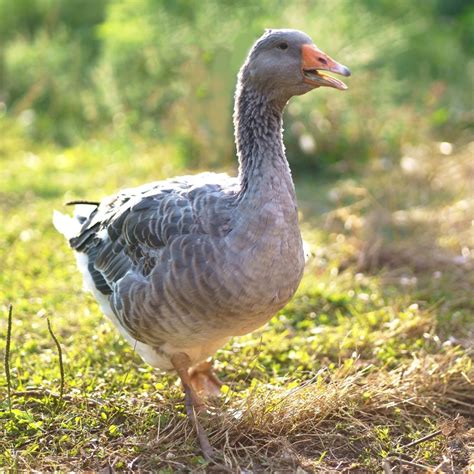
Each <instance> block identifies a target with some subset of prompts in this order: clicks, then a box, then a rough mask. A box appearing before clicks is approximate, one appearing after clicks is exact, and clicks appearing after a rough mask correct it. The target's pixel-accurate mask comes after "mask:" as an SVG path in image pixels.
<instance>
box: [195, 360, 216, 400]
mask: <svg viewBox="0 0 474 474" xmlns="http://www.w3.org/2000/svg"><path fill="white" fill-rule="evenodd" d="M188 372H189V377H190V380H191V385H192V387H193V388H194V390H195V391H196V392H197V393H198V394H199V395H201V396H203V397H204V398H213V397H218V396H219V395H220V394H221V390H220V389H221V387H222V382H221V381H220V380H219V379H218V378H217V376H216V374H215V373H214V369H213V368H212V359H208V360H205V361H204V362H200V363H199V364H197V365H195V366H194V367H191V368H190V369H189V371H188Z"/></svg>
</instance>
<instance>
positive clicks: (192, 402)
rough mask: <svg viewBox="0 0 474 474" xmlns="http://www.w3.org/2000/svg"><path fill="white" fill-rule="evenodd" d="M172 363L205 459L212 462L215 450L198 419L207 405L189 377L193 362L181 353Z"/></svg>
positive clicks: (172, 359) (175, 356) (174, 356)
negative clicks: (179, 380)
mask: <svg viewBox="0 0 474 474" xmlns="http://www.w3.org/2000/svg"><path fill="white" fill-rule="evenodd" d="M171 363H172V364H173V367H174V368H175V369H176V372H178V375H179V378H180V379H181V382H182V384H183V388H184V403H185V407H186V414H187V416H188V418H189V419H190V420H191V422H192V423H193V425H194V428H195V430H196V435H197V438H198V440H199V445H200V446H201V450H202V453H203V456H204V459H206V460H207V461H212V459H213V454H214V450H213V449H212V446H211V444H210V443H209V438H208V437H207V434H206V432H205V431H204V428H203V427H202V425H201V423H200V422H199V420H198V417H197V414H198V413H200V412H202V411H203V410H204V409H205V404H204V402H203V400H202V398H201V397H200V396H199V394H198V393H197V392H196V391H195V390H194V388H193V386H192V382H191V377H190V375H189V369H190V367H191V360H190V359H189V357H188V356H187V355H186V354H184V353H183V352H180V353H179V354H174V355H173V356H172V357H171Z"/></svg>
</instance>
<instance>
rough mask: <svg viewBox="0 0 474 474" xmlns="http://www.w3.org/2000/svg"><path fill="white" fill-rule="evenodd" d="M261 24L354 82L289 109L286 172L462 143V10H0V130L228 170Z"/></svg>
mask: <svg viewBox="0 0 474 474" xmlns="http://www.w3.org/2000/svg"><path fill="white" fill-rule="evenodd" d="M269 27H270V28H271V27H277V28H278V27H292V28H298V29H301V30H304V31H306V32H307V33H308V34H310V35H311V36H312V37H313V39H314V40H315V42H316V44H317V45H318V46H319V47H320V48H321V49H323V50H324V51H326V52H327V53H328V54H330V55H331V56H332V57H334V58H335V59H336V60H338V61H340V62H342V63H343V64H346V65H348V66H349V67H350V68H351V70H352V72H353V77H352V78H351V79H349V80H348V81H347V82H348V84H349V87H350V90H349V92H348V93H344V94H342V93H339V92H337V91H334V90H325V91H323V92H321V91H318V92H316V93H313V94H308V95H307V96H305V97H302V98H301V99H298V100H296V101H293V102H292V103H291V104H290V106H289V107H288V110H287V113H286V122H285V124H286V132H285V133H286V144H287V148H288V151H289V153H288V154H289V156H290V157H291V161H292V162H293V168H294V169H295V170H296V172H299V171H301V170H307V169H311V168H314V167H319V168H327V167H328V165H334V164H338V166H339V168H341V169H344V170H346V169H347V168H348V167H349V168H350V167H351V166H352V165H353V164H354V163H357V162H360V161H365V160H369V159H371V158H373V157H378V158H380V157H384V156H388V157H390V156H398V155H399V153H400V150H401V148H402V146H403V145H405V144H407V143H409V144H412V145H416V144H417V143H420V142H423V141H424V140H426V139H428V138H432V137H433V136H434V137H440V136H442V139H443V140H447V141H454V140H459V139H461V140H464V141H467V138H466V137H468V136H469V135H470V134H471V133H472V129H473V127H474V115H473V109H474V107H473V106H474V103H473V91H472V86H473V81H474V60H473V53H474V40H473V32H474V4H473V3H472V2H471V1H470V0H426V1H423V2H412V1H410V0H397V1H394V0H359V1H357V2H350V1H347V0H318V1H303V0H302V1H298V2H285V1H279V0H263V1H260V2H254V1H250V0H242V1H240V2H232V1H228V0H221V1H217V0H206V1H202V2H193V1H191V0H176V1H172V2H171V1H170V2H167V1H163V0H69V1H65V0H15V1H11V0H0V41H1V49H0V115H1V120H3V122H4V125H5V121H7V123H8V124H9V126H13V127H15V128H16V129H19V130H20V131H21V133H24V134H26V135H27V136H28V137H30V138H31V139H32V140H34V141H35V142H48V143H51V142H53V143H54V144H56V145H57V146H58V147H69V146H74V145H75V144H77V143H78V142H79V141H83V140H99V141H104V140H105V141H107V142H108V143H114V144H115V146H116V147H117V148H118V147H120V146H125V145H124V144H125V143H128V144H130V143H136V142H137V141H143V140H144V141H146V142H147V143H157V144H163V145H166V146H168V147H171V148H172V149H173V151H174V153H173V156H174V159H176V160H178V162H179V163H181V164H182V165H183V166H185V167H187V168H198V167H219V166H227V167H228V165H229V164H231V163H234V155H235V153H234V145H233V137H232V121H231V115H232V95H233V89H234V86H235V77H236V73H237V71H238V68H239V67H240V65H241V64H242V62H243V60H244V58H245V56H246V53H247V51H248V49H249V47H250V46H251V44H252V42H253V41H254V40H255V39H256V38H257V37H258V36H259V35H260V34H261V33H262V31H263V29H264V28H269ZM17 131H18V130H17ZM138 137H140V138H138ZM127 146H129V145H127Z"/></svg>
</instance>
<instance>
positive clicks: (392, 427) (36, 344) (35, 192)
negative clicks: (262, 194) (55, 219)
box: [0, 123, 474, 472]
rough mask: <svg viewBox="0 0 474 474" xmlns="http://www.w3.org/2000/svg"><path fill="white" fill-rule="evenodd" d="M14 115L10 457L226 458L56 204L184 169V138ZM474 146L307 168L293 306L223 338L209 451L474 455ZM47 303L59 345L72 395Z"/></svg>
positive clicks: (3, 397) (360, 464)
mask: <svg viewBox="0 0 474 474" xmlns="http://www.w3.org/2000/svg"><path fill="white" fill-rule="evenodd" d="M1 135H2V137H5V139H3V138H2V143H1V149H0V161H1V168H0V209H1V212H2V218H1V222H2V224H1V226H0V243H1V246H0V252H1V254H0V261H1V262H2V270H1V272H0V293H1V295H2V296H1V301H0V311H1V314H2V318H1V320H0V330H1V333H2V334H6V329H7V313H8V305H9V304H10V303H11V304H12V305H13V327H12V339H11V353H10V358H9V359H10V367H11V380H12V387H11V388H12V398H11V405H12V406H11V410H10V408H9V404H8V399H7V384H6V378H5V377H3V376H2V377H0V468H2V469H14V470H15V469H16V470H33V469H35V470H43V471H44V470H53V469H54V470H76V471H77V470H85V469H94V470H99V469H102V468H105V467H107V466H111V467H113V469H115V470H132V469H142V470H151V471H159V470H161V471H162V472H172V471H175V470H192V469H202V470H205V469H212V466H207V463H206V462H205V461H204V460H203V458H202V457H201V455H200V452H199V449H198V446H197V443H196V440H195V436H194V434H193V432H192V428H191V426H190V424H189V422H188V420H187V419H186V417H185V415H184V409H183V394H182V391H181V388H180V387H179V385H178V384H177V382H176V377H175V376H174V375H172V374H170V375H162V374H160V373H158V372H156V371H154V370H153V369H152V368H151V367H148V366H147V365H145V364H144V363H143V362H142V361H141V359H140V358H139V357H138V356H137V355H136V354H134V352H133V350H132V348H130V347H129V346H128V345H127V344H126V343H125V342H124V341H123V340H122V338H121V337H120V336H119V335H118V333H117V331H116V330H115V329H114V328H113V327H112V326H111V324H109V322H108V321H107V320H106V319H105V318H104V317H103V316H102V315H101V314H100V311H99V309H98V307H97V306H96V304H95V303H94V301H93V299H92V297H91V296H90V295H88V294H85V293H83V292H82V291H81V286H82V282H81V278H80V276H79V274H78V272H77V271H76V269H75V264H74V258H73V255H72V253H71V251H70V250H69V249H68V248H67V245H66V243H65V242H64V240H63V238H62V236H60V235H59V234H57V232H56V231H55V230H54V229H53V227H52V224H51V213H52V210H53V209H54V208H57V209H61V208H62V203H63V202H65V201H67V200H68V199H71V198H89V199H96V198H101V197H103V196H104V195H106V194H107V193H111V192H113V191H114V190H116V189H117V188H119V187H123V186H133V185H136V184H138V183H141V182H143V181H147V180H151V179H159V178H163V177H165V176H171V175H173V174H175V173H183V170H182V165H183V164H182V163H181V162H180V159H179V156H180V154H179V152H178V150H175V149H174V148H173V147H172V146H163V145H160V144H155V145H153V144H150V143H147V144H144V143H141V142H139V141H138V140H137V141H135V142H130V143H115V142H114V143H108V144H105V143H106V142H88V143H85V144H84V145H82V146H79V147H76V148H73V149H56V148H53V147H41V146H38V145H33V144H31V143H28V141H27V140H26V139H25V138H24V137H23V136H21V134H20V133H18V131H16V130H15V129H14V128H12V127H11V125H10V124H8V123H2V133H1ZM469 156H470V151H469V149H468V148H466V147H464V148H463V147H460V148H459V149H455V154H454V155H451V156H442V155H440V154H439V152H437V151H436V150H435V149H434V148H432V149H430V150H428V151H425V153H424V155H423V159H421V158H420V160H419V163H424V165H423V166H424V167H423V169H422V170H418V171H417V173H416V174H406V173H405V174H403V173H401V172H400V167H399V166H398V163H391V164H390V166H386V167H385V168H384V169H381V168H380V167H379V168H377V166H378V165H377V163H375V162H374V164H373V165H369V166H368V168H366V169H364V170H360V171H359V172H358V173H357V174H354V176H353V177H352V178H350V179H341V178H331V179H329V178H323V177H321V178H319V179H316V180H313V179H309V178H305V179H299V180H298V181H297V188H298V191H299V195H300V209H301V211H302V227H303V231H304V235H305V239H306V240H307V241H308V242H309V243H310V245H311V249H312V258H311V260H310V262H309V263H308V267H307V270H306V275H305V278H304V280H303V282H302V284H301V287H300V289H299V291H298V294H297V295H296V297H295V298H294V299H293V300H292V301H291V302H290V303H289V304H288V305H287V307H286V308H285V309H284V310H282V311H281V312H280V313H279V314H278V315H276V316H275V317H274V318H273V320H272V321H271V323H270V324H269V325H267V326H266V327H264V328H262V329H261V330H259V331H257V332H255V333H254V334H251V335H248V336H245V337H241V338H237V339H235V340H233V341H232V342H231V343H230V344H228V345H227V346H226V347H225V348H224V349H223V350H221V351H220V352H219V353H218V354H217V358H216V359H217V360H216V368H217V372H218V375H219V376H220V378H221V379H222V380H223V381H224V382H225V386H224V388H223V397H222V400H220V401H218V402H216V407H215V413H214V415H211V416H209V419H208V420H205V422H204V423H205V425H206V426H207V429H208V432H209V438H210V441H211V444H213V446H214V447H215V448H216V450H217V452H218V458H217V461H218V463H219V466H218V467H214V469H216V470H222V469H223V466H225V467H226V468H227V469H229V470H234V471H235V470H254V471H258V470H260V471H274V470H280V471H285V470H286V471H296V470H297V468H298V467H299V468H300V469H304V470H306V471H311V470H318V469H321V470H324V469H338V470H343V469H347V470H348V469H353V470H362V471H365V470H367V471H371V472H380V470H381V469H382V466H383V462H384V460H385V467H386V468H387V466H388V465H390V467H391V469H394V470H398V471H397V472H399V471H400V470H401V469H402V467H403V468H407V469H415V470H420V469H422V468H421V467H419V466H426V467H435V466H439V465H440V464H441V463H444V464H443V466H444V468H446V469H447V470H449V469H452V470H455V469H458V470H459V469H463V468H466V469H467V467H466V466H467V465H468V464H469V462H471V464H472V461H473V459H472V457H473V456H474V455H473V449H474V445H473V443H474V434H473V430H472V426H473V416H472V415H473V413H474V410H473V409H474V387H473V381H474V371H473V366H472V355H473V353H472V347H473V342H474V318H473V314H474V303H473V299H472V294H474V275H473V273H474V272H473V262H472V248H473V247H474V245H473V242H472V229H471V228H470V225H471V224H470V219H472V215H473V214H472V213H471V212H472V210H473V209H474V203H473V202H472V195H471V196H470V195H469V179H470V178H469V176H470V175H469V169H470V166H471V165H470V164H469V162H470V160H469ZM471 172H472V171H471ZM454 179H455V182H454V181H453V180H454ZM471 179H472V178H471ZM403 212H404V214H403ZM469 249H471V250H469ZM459 257H462V258H459ZM46 318H49V319H50V321H51V325H52V329H53V331H54V334H55V335H56V336H57V338H58V340H59V341H60V344H61V347H62V350H63V362H64V369H65V389H64V397H63V398H62V399H61V398H60V397H59V393H60V382H61V380H60V369H59V363H58V352H57V347H56V344H55V342H54V340H53V339H52V337H51V334H50V333H49V331H48V326H47V319H46ZM5 346H6V344H5V343H4V344H3V347H5ZM3 347H2V349H3ZM429 434H434V436H433V437H431V438H430V439H428V440H426V441H422V442H417V443H414V444H410V443H412V442H413V441H417V440H420V439H421V438H422V437H424V436H425V435H429ZM470 456H471V461H469V459H470ZM387 463H388V464H387ZM417 466H418V467H417ZM299 472H303V471H301V470H300V471H299Z"/></svg>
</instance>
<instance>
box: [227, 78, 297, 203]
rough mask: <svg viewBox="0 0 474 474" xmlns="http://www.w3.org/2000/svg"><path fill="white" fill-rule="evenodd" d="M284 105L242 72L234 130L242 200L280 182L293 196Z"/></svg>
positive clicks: (236, 97) (238, 87)
mask: <svg viewBox="0 0 474 474" xmlns="http://www.w3.org/2000/svg"><path fill="white" fill-rule="evenodd" d="M284 106H285V104H282V103H278V102H275V101H270V100H269V99H268V97H267V96H266V95H265V94H264V93H262V92H260V91H258V90H255V88H253V87H252V85H251V84H250V83H249V81H248V78H247V77H246V74H245V69H243V71H241V73H240V74H239V81H238V85H237V90H236V94H235V107H234V129H235V143H236V147H237V156H238V159H239V180H240V184H241V191H240V195H239V199H240V200H241V199H243V198H245V197H247V198H249V197H250V198H252V196H254V195H259V194H262V193H265V192H266V191H268V189H267V188H268V186H269V185H270V187H272V186H271V185H272V183H273V182H275V181H278V182H279V183H280V185H284V186H285V188H287V189H288V191H290V194H291V195H292V196H293V197H294V187H293V181H292V179H291V172H290V168H289V166H288V162H287V160H286V156H285V147H284V145H283V129H282V122H283V119H282V114H283V108H284Z"/></svg>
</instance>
